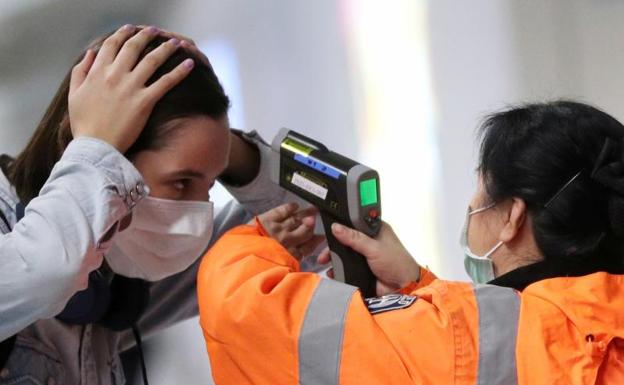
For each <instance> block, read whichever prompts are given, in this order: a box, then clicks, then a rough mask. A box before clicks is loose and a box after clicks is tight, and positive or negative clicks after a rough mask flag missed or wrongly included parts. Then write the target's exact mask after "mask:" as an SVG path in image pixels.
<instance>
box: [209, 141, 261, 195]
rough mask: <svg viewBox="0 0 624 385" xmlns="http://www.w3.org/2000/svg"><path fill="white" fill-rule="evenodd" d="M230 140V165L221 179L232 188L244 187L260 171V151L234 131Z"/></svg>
mask: <svg viewBox="0 0 624 385" xmlns="http://www.w3.org/2000/svg"><path fill="white" fill-rule="evenodd" d="M230 140H231V142H230V158H229V164H228V167H227V168H226V169H225V171H224V172H223V174H221V176H220V177H219V179H220V180H221V181H223V182H225V183H226V184H228V185H231V186H244V185H246V184H248V183H250V182H251V181H253V180H254V179H255V178H256V176H257V175H258V173H259V171H260V150H258V147H257V146H256V145H255V144H253V143H250V142H248V141H246V140H244V139H243V138H241V137H240V136H239V135H237V134H236V133H234V132H232V131H230Z"/></svg>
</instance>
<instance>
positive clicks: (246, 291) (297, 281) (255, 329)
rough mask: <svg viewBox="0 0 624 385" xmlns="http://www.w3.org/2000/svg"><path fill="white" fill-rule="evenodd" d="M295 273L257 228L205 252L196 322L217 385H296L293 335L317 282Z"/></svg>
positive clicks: (243, 229) (239, 231) (241, 230)
mask: <svg viewBox="0 0 624 385" xmlns="http://www.w3.org/2000/svg"><path fill="white" fill-rule="evenodd" d="M298 271H299V263H298V262H297V260H295V258H293V257H292V256H291V255H290V254H288V252H287V251H286V250H285V249H284V248H283V247H282V246H281V245H280V244H279V243H278V242H277V241H275V240H273V239H271V238H269V237H266V236H263V235H262V233H261V228H259V227H257V226H240V227H237V228H235V229H233V230H230V231H229V232H227V233H226V234H225V235H223V237H222V238H221V239H220V240H219V241H217V242H216V243H215V244H214V246H213V247H212V248H211V249H210V250H209V251H208V253H207V254H206V255H205V256H204V258H203V260H202V263H201V266H200V268H199V273H198V282H197V290H198V301H199V310H200V324H201V327H202V330H203V333H204V338H205V340H206V345H207V349H208V352H209V354H210V361H211V366H212V373H213V377H214V379H215V382H216V383H217V384H220V385H222V384H237V385H238V384H251V383H253V384H297V383H298V382H297V370H298V359H297V356H296V354H297V336H298V333H299V330H300V329H301V324H302V322H303V317H304V314H305V310H306V308H307V304H308V302H309V301H310V297H311V296H312V294H313V291H314V289H315V287H316V286H317V284H318V281H319V280H320V277H319V276H317V275H316V274H313V273H298V274H290V273H293V272H298ZM252 379H253V380H252Z"/></svg>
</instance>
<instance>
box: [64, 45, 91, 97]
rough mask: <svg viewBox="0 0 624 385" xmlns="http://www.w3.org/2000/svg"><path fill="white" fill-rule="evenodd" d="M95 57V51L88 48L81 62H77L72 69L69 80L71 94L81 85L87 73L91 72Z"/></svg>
mask: <svg viewBox="0 0 624 385" xmlns="http://www.w3.org/2000/svg"><path fill="white" fill-rule="evenodd" d="M94 59H95V52H93V50H90V49H89V50H87V52H85V55H84V57H83V58H82V60H81V61H80V63H78V64H76V65H75V66H74V68H73V69H72V74H71V78H70V80H69V93H70V95H71V94H73V93H74V91H75V90H76V89H77V88H78V87H80V85H81V84H82V82H84V80H85V79H86V78H87V74H88V73H89V69H90V68H91V66H92V65H93V60H94Z"/></svg>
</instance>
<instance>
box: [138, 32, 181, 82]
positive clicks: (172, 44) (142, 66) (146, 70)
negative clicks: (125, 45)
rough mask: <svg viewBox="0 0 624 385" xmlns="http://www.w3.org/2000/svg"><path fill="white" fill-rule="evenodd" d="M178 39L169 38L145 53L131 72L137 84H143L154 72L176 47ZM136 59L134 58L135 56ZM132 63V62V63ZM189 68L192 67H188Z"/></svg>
mask: <svg viewBox="0 0 624 385" xmlns="http://www.w3.org/2000/svg"><path fill="white" fill-rule="evenodd" d="M179 46H180V41H179V40H178V39H171V40H169V41H167V42H164V43H162V44H161V45H159V46H158V48H156V49H154V50H153V51H152V52H150V53H148V54H147V55H145V57H144V58H143V59H141V61H140V62H139V63H138V64H137V65H136V67H135V69H134V70H133V71H132V74H133V76H134V78H135V81H136V82H137V83H138V84H142V85H143V84H145V82H147V80H148V79H149V78H150V77H151V76H152V75H153V74H154V72H156V70H157V69H158V67H160V66H161V65H162V64H163V63H164V62H165V61H167V59H169V57H170V56H171V55H172V54H173V53H174V52H175V51H176V50H177V49H178V47H179ZM135 61H136V58H135ZM132 65H134V64H132ZM190 68H191V69H192V68H193V67H190Z"/></svg>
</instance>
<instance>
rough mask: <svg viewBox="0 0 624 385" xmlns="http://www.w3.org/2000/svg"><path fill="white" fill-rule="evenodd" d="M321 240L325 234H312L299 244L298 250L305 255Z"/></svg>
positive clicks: (312, 250)
mask: <svg viewBox="0 0 624 385" xmlns="http://www.w3.org/2000/svg"><path fill="white" fill-rule="evenodd" d="M323 241H325V236H323V235H313V236H312V238H310V239H309V240H308V241H307V242H305V243H303V244H302V245H300V246H299V252H300V253H301V255H303V256H304V257H307V256H309V255H310V254H312V253H313V252H314V250H316V248H317V247H318V246H319V245H320V244H321V243H323Z"/></svg>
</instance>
